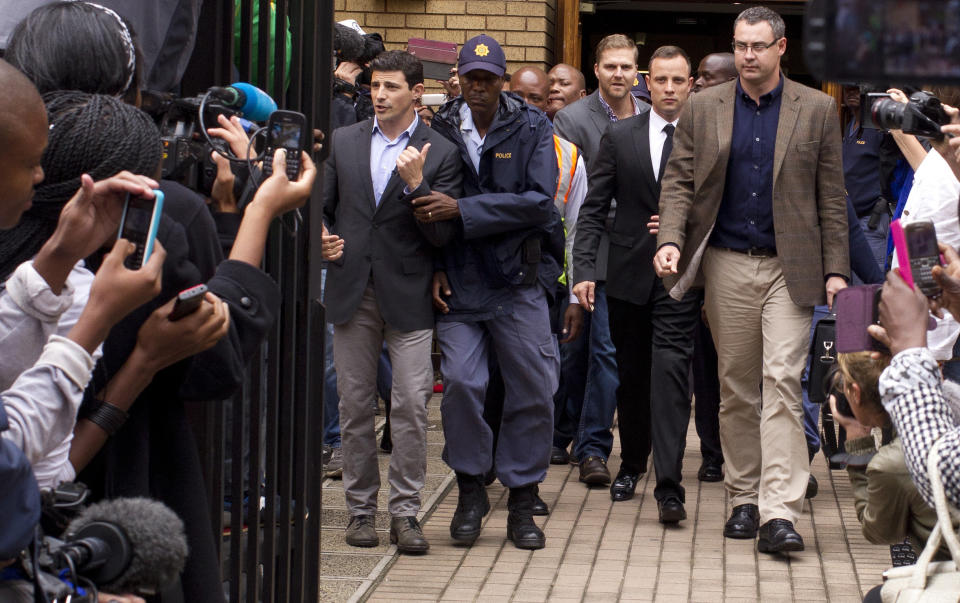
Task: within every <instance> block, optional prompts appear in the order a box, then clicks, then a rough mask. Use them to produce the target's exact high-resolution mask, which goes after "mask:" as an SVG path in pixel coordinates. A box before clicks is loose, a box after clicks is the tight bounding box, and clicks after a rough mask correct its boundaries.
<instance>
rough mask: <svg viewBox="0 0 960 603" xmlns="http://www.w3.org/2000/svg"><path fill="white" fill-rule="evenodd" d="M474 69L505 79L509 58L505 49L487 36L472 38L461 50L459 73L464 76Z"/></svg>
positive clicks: (481, 35) (458, 65) (458, 64)
mask: <svg viewBox="0 0 960 603" xmlns="http://www.w3.org/2000/svg"><path fill="white" fill-rule="evenodd" d="M474 69H483V70H484V71H489V72H490V73H492V74H494V75H496V76H499V77H503V74H504V72H506V70H507V57H506V55H504V54H503V49H502V48H500V44H499V43H498V42H497V41H496V40H494V39H493V38H491V37H490V36H488V35H487V34H480V35H479V36H475V37H473V38H470V39H469V40H468V41H467V43H466V44H464V45H463V48H461V49H460V60H459V61H458V63H457V73H459V74H461V75H463V74H464V73H468V72H470V71H473V70H474Z"/></svg>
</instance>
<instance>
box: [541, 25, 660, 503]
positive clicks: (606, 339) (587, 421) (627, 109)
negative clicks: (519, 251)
mask: <svg viewBox="0 0 960 603" xmlns="http://www.w3.org/2000/svg"><path fill="white" fill-rule="evenodd" d="M596 57H597V62H596V64H595V65H594V66H593V71H594V74H596V76H597V80H598V81H599V82H600V88H599V89H598V90H597V91H596V92H594V93H593V94H591V95H589V96H587V97H586V98H584V99H582V100H579V101H577V102H575V103H573V104H572V105H569V106H567V107H565V108H563V109H561V110H560V111H558V112H557V114H556V116H555V117H554V120H553V128H554V131H555V132H556V133H557V135H558V136H560V137H562V138H565V139H567V140H569V141H570V142H572V143H573V144H575V145H577V146H578V147H579V148H580V151H581V153H582V156H583V159H584V161H586V163H587V170H588V172H592V171H593V165H594V162H595V160H596V157H597V153H598V149H599V147H600V138H601V137H602V136H603V133H604V132H605V131H606V129H607V126H609V125H610V124H611V123H613V122H616V121H618V120H621V119H626V118H628V117H633V116H635V115H640V114H641V113H645V112H647V111H649V110H650V106H649V105H647V104H646V103H641V102H639V101H637V100H636V99H635V98H634V97H633V95H632V94H631V93H630V89H631V88H632V87H633V85H634V83H635V82H636V81H637V46H636V44H634V42H633V40H631V39H629V38H628V37H626V36H624V35H622V34H612V35H609V36H607V37H605V38H603V39H602V40H600V43H599V44H597V49H596ZM615 207H616V201H615V200H614V201H613V203H611V212H610V217H609V218H608V220H612V217H613V213H614V211H615V209H614V208H615ZM609 246H610V242H609V240H608V238H607V234H606V231H604V232H603V234H602V236H601V239H600V243H599V248H598V250H597V259H596V272H595V275H594V276H595V279H596V281H597V283H596V288H595V293H594V295H593V298H592V299H591V300H590V303H589V305H588V306H586V307H585V308H584V310H586V313H585V318H584V323H583V329H584V337H583V338H582V339H583V342H572V343H570V344H566V345H564V346H562V347H561V349H560V353H561V358H562V367H563V368H562V375H563V381H564V389H565V390H566V393H567V395H568V396H569V397H570V398H573V397H574V396H577V395H579V397H580V400H575V399H570V400H568V401H567V403H566V408H567V412H568V413H569V414H571V415H572V414H577V413H576V410H577V409H578V408H579V411H580V412H579V414H578V416H576V417H572V418H573V419H574V420H576V421H577V422H578V426H577V430H576V434H575V436H576V437H575V438H574V440H575V444H574V445H575V448H574V450H573V456H574V457H575V458H577V459H578V460H579V464H580V481H582V482H584V483H586V484H595V485H607V484H609V483H610V472H609V470H608V469H607V459H608V458H609V456H610V451H611V449H612V447H613V434H612V433H611V431H610V427H611V425H612V424H613V412H614V409H615V408H616V401H617V396H618V394H617V386H618V383H619V381H618V379H617V361H616V357H615V350H614V347H613V342H612V340H611V338H610V326H609V323H608V319H607V297H606V283H605V281H606V273H607V253H608V249H609ZM574 268H575V267H574ZM572 278H573V281H572V282H574V283H576V282H579V281H580V280H582V279H581V278H580V277H579V276H577V274H576V270H575V269H574V271H573V274H572ZM587 342H588V345H584V343H587ZM571 376H573V377H574V378H573V379H571ZM577 377H579V379H578V378H577ZM578 381H582V382H585V383H586V386H585V388H577V387H576V386H575V384H576V383H577V382H578ZM581 391H582V393H580V392H581ZM562 437H563V434H560V433H556V434H555V436H554V450H553V454H552V455H551V457H552V458H551V462H554V460H553V457H556V458H557V460H562V457H563V456H564V455H565V454H566V450H565V448H566V446H567V445H568V444H569V443H570V442H569V441H563V440H562V439H561V438H562ZM641 445H642V447H645V448H646V451H647V454H649V452H650V436H649V435H647V436H646V439H645V440H644V442H643V443H642V444H641ZM638 479H639V474H637V473H636V472H635V471H629V472H627V473H623V474H622V475H617V479H615V480H614V483H613V485H612V486H611V488H610V495H611V497H612V498H613V500H615V501H617V500H628V499H629V498H631V497H632V496H633V492H634V489H635V488H636V486H637V481H638Z"/></svg>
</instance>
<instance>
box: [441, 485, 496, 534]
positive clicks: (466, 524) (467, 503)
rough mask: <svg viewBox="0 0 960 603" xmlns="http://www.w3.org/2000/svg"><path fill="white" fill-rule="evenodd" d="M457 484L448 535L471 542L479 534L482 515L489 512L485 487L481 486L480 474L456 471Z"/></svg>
mask: <svg viewBox="0 0 960 603" xmlns="http://www.w3.org/2000/svg"><path fill="white" fill-rule="evenodd" d="M457 486H458V488H459V489H460V497H459V498H458V500H457V510H456V511H455V512H454V514H453V521H451V522H450V537H451V538H453V539H454V540H456V541H457V542H462V543H464V544H473V543H474V541H476V539H477V538H478V537H479V536H480V528H481V526H482V524H483V516H484V515H486V514H487V513H489V512H490V501H489V500H488V499H487V489H486V488H485V487H484V486H483V476H482V475H468V474H466V473H460V472H457Z"/></svg>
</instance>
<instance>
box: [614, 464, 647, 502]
mask: <svg viewBox="0 0 960 603" xmlns="http://www.w3.org/2000/svg"><path fill="white" fill-rule="evenodd" d="M640 475H641V474H640V473H631V472H629V471H624V470H623V469H620V471H619V472H618V473H617V479H615V480H613V484H611V485H610V498H611V499H612V500H613V502H623V501H625V500H630V499H631V498H633V493H634V492H635V491H636V490H637V482H639V481H640Z"/></svg>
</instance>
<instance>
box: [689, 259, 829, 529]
mask: <svg viewBox="0 0 960 603" xmlns="http://www.w3.org/2000/svg"><path fill="white" fill-rule="evenodd" d="M703 275H704V278H705V281H706V296H705V307H706V312H707V319H708V320H709V322H710V331H711V333H712V334H713V341H714V343H715V344H716V347H717V358H718V359H719V365H718V371H719V375H720V444H721V447H722V449H723V458H724V461H725V471H726V477H725V480H724V483H725V486H726V488H727V493H728V494H729V495H730V503H731V506H737V505H742V504H748V503H749V504H756V505H758V506H759V508H760V522H761V524H763V523H766V522H767V521H770V520H771V519H787V520H789V521H791V522H794V523H796V522H797V519H799V517H800V514H801V512H802V510H803V497H804V494H805V493H806V489H807V480H808V478H809V474H810V465H809V462H808V459H807V443H806V439H805V438H804V433H803V400H802V396H801V384H800V380H801V376H802V374H803V370H804V366H805V365H806V359H807V353H808V348H809V340H810V324H811V321H812V320H813V308H812V307H801V306H798V305H797V304H795V303H794V302H793V300H792V299H791V298H790V294H789V292H788V291H787V284H786V281H785V280H784V278H783V271H782V269H781V265H780V259H779V258H777V257H769V258H762V257H751V256H748V255H746V254H742V253H737V252H734V251H729V250H724V249H720V248H716V247H709V248H707V250H706V253H705V254H704V258H703ZM761 383H762V385H761Z"/></svg>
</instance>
